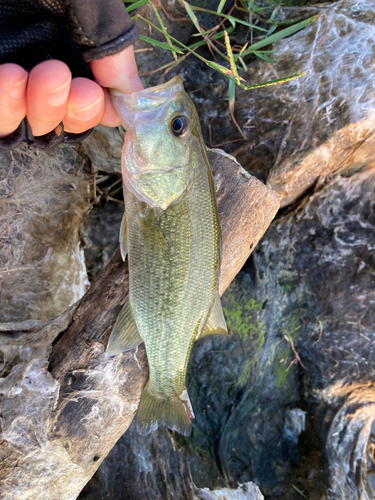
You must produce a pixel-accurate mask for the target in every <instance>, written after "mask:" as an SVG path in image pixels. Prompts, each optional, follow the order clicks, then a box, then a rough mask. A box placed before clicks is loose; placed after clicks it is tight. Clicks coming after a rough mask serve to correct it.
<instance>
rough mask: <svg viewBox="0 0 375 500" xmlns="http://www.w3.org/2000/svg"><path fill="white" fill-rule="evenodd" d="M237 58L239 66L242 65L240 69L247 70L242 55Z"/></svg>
mask: <svg viewBox="0 0 375 500" xmlns="http://www.w3.org/2000/svg"><path fill="white" fill-rule="evenodd" d="M237 59H238V61H240V63H241V66H242V69H243V70H244V71H247V66H246V64H245V62H244V60H243V59H242V57H238V58H237Z"/></svg>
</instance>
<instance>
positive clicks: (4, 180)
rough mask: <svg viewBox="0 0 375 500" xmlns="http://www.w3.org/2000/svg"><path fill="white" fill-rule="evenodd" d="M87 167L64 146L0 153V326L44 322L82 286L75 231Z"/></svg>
mask: <svg viewBox="0 0 375 500" xmlns="http://www.w3.org/2000/svg"><path fill="white" fill-rule="evenodd" d="M92 181H93V175H92V173H91V169H90V168H88V167H87V165H86V164H85V161H84V160H83V158H82V157H81V156H80V155H79V154H78V153H77V152H76V149H75V148H74V147H72V146H59V147H58V148H55V149H54V150H52V151H51V150H46V151H43V152H40V151H36V150H29V149H28V148H27V147H26V146H22V147H20V148H18V149H17V150H16V151H13V152H1V153H0V238H1V251H0V304H1V306H0V323H5V325H3V327H2V329H3V330H4V329H5V330H6V329H8V330H9V329H10V328H12V329H14V330H17V329H21V330H22V329H23V328H25V326H26V325H25V324H21V325H14V324H13V325H8V326H7V323H14V322H25V321H42V322H43V321H47V320H49V319H50V318H51V317H52V316H55V315H57V314H60V313H61V312H63V311H64V310H65V309H66V308H67V307H69V306H70V305H71V304H73V303H74V302H76V301H77V300H78V299H79V298H81V297H82V295H83V294H84V293H85V291H86V289H87V285H88V280H87V274H86V267H85V262H84V256H83V250H82V247H81V244H80V238H79V228H80V225H81V224H82V221H83V219H84V217H85V216H86V215H87V213H88V212H89V211H90V208H91V204H90V198H91V194H90V184H91V183H92Z"/></svg>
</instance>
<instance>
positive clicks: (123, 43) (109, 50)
mask: <svg viewBox="0 0 375 500" xmlns="http://www.w3.org/2000/svg"><path fill="white" fill-rule="evenodd" d="M137 40H138V31H137V28H136V27H135V26H132V27H131V28H130V30H129V31H127V32H126V33H124V34H122V35H120V36H118V37H117V38H115V39H114V40H112V41H110V42H107V43H104V44H102V45H100V46H99V47H90V48H88V49H85V50H82V49H81V52H82V55H83V57H84V59H85V61H86V62H90V61H93V60H95V59H102V58H103V57H107V56H113V55H114V54H117V53H118V52H121V51H122V50H124V49H126V47H129V46H130V45H133V44H134V43H135V42H136V41H137Z"/></svg>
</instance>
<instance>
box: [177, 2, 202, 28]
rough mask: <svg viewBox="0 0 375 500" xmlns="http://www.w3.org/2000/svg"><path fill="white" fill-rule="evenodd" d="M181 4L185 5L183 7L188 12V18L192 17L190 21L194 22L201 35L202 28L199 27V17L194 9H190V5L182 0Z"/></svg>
mask: <svg viewBox="0 0 375 500" xmlns="http://www.w3.org/2000/svg"><path fill="white" fill-rule="evenodd" d="M181 2H182V4H183V6H184V7H185V10H186V12H187V14H188V16H189V17H190V19H191V20H192V22H193V24H194V26H195V27H196V28H197V31H198V32H199V33H201V27H200V26H199V23H198V19H197V16H196V15H195V14H194V11H193V9H192V8H191V7H190V5H189V4H188V3H187V2H185V0H181Z"/></svg>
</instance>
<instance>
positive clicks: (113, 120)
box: [100, 89, 121, 127]
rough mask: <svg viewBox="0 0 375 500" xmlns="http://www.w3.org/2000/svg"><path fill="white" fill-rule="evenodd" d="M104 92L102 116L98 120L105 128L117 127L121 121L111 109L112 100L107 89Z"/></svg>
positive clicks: (113, 109) (112, 108)
mask: <svg viewBox="0 0 375 500" xmlns="http://www.w3.org/2000/svg"><path fill="white" fill-rule="evenodd" d="M103 90H104V105H105V109H104V115H103V117H102V119H101V120H100V123H101V124H102V125H104V126H105V127H118V126H119V125H121V120H120V118H119V116H118V114H117V113H116V110H115V108H114V107H113V104H112V100H111V98H110V95H109V92H108V89H103Z"/></svg>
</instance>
